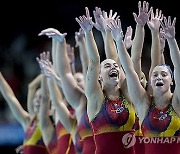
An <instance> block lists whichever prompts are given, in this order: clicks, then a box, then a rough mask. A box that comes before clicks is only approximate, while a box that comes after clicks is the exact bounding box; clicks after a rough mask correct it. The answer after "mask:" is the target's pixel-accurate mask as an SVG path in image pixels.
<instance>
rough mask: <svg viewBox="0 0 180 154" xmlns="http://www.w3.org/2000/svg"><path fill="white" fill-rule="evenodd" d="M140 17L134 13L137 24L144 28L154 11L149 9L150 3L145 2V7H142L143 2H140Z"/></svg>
mask: <svg viewBox="0 0 180 154" xmlns="http://www.w3.org/2000/svg"><path fill="white" fill-rule="evenodd" d="M138 9H139V15H137V14H136V13H133V16H134V20H135V21H136V23H137V24H139V25H141V26H144V25H145V24H146V22H147V21H148V19H149V16H150V14H151V11H152V7H151V8H150V9H149V3H148V2H146V1H143V6H141V1H139V2H138Z"/></svg>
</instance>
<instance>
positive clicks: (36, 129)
mask: <svg viewBox="0 0 180 154" xmlns="http://www.w3.org/2000/svg"><path fill="white" fill-rule="evenodd" d="M32 153H38V154H48V151H47V149H46V146H45V144H44V142H43V139H42V134H41V130H40V126H39V123H38V120H37V118H36V117H35V118H34V119H33V120H32V122H31V124H30V125H29V127H28V129H27V131H26V133H25V140H24V154H32Z"/></svg>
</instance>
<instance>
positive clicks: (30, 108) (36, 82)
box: [27, 74, 42, 114]
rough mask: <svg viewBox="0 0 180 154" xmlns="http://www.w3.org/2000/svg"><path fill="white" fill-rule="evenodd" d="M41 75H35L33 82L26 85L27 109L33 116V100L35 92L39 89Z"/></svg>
mask: <svg viewBox="0 0 180 154" xmlns="http://www.w3.org/2000/svg"><path fill="white" fill-rule="evenodd" d="M41 77H42V75H41V74H39V75H37V76H36V77H35V78H34V80H33V81H31V82H30V83H29V85H28V95H27V109H28V112H29V113H30V114H34V109H33V98H34V95H35V92H36V90H37V89H38V88H39V87H40V84H41Z"/></svg>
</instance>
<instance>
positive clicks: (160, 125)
mask: <svg viewBox="0 0 180 154" xmlns="http://www.w3.org/2000/svg"><path fill="white" fill-rule="evenodd" d="M175 21H176V19H175V18H174V20H173V22H172V23H171V18H170V17H168V20H166V18H164V22H161V21H160V22H161V23H162V24H161V25H162V27H163V30H164V36H165V37H166V39H167V42H168V45H169V48H170V55H171V59H172V62H173V64H174V71H175V74H174V79H175V84H176V85H179V84H180V70H179V69H180V67H179V66H180V52H179V48H178V45H177V43H176V40H175ZM109 28H110V29H111V31H112V35H113V37H114V40H115V42H116V44H117V48H118V53H119V57H120V60H121V63H122V66H123V68H124V71H125V73H126V79H127V84H128V92H129V95H130V98H131V100H132V102H133V103H134V106H135V108H136V110H137V112H138V115H139V119H140V122H141V127H142V133H143V135H144V136H145V137H149V139H153V141H154V140H156V141H154V142H156V143H154V142H153V143H152V142H150V143H147V144H145V154H152V153H155V154H159V153H163V154H168V153H170V152H171V153H174V154H178V153H179V150H180V146H179V144H178V136H179V132H180V98H179V92H180V89H179V86H175V90H174V93H171V85H172V84H173V81H172V79H173V78H172V76H173V75H172V72H171V70H170V69H169V67H167V66H166V65H158V66H156V67H154V69H153V70H152V74H151V77H150V79H151V82H150V83H151V84H150V85H148V86H151V87H152V92H153V93H152V96H150V95H149V93H148V92H147V91H146V90H145V89H144V88H143V87H142V85H141V84H140V82H139V78H138V75H137V74H136V72H135V70H134V67H133V63H132V61H131V58H130V56H129V54H128V52H127V50H126V48H125V46H124V42H123V32H122V28H121V22H120V20H118V22H117V21H113V22H112V23H111V24H110V25H109ZM172 138H173V140H176V141H175V142H173V143H172V142H171V144H170V142H167V140H168V139H169V141H170V140H171V139H172ZM164 140H166V141H165V142H164ZM159 141H161V142H159ZM158 143H159V144H158ZM168 143H169V144H168Z"/></svg>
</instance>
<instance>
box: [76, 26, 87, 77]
mask: <svg viewBox="0 0 180 154" xmlns="http://www.w3.org/2000/svg"><path fill="white" fill-rule="evenodd" d="M84 37H85V36H84V32H83V30H82V29H81V28H80V29H79V32H76V33H75V40H76V45H77V46H78V47H79V53H80V60H81V64H82V72H83V75H84V78H86V73H87V69H88V65H89V57H88V54H87V49H86V43H85V38H84Z"/></svg>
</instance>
